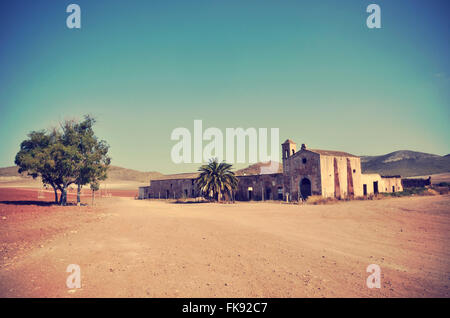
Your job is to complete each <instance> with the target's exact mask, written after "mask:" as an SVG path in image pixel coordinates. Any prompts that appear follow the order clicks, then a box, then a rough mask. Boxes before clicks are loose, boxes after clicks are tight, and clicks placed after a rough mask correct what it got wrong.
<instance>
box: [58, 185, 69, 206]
mask: <svg viewBox="0 0 450 318" xmlns="http://www.w3.org/2000/svg"><path fill="white" fill-rule="evenodd" d="M59 205H62V206H65V205H67V187H66V186H63V188H62V189H61V197H60V198H59Z"/></svg>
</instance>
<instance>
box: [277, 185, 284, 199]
mask: <svg viewBox="0 0 450 318" xmlns="http://www.w3.org/2000/svg"><path fill="white" fill-rule="evenodd" d="M277 193H278V200H283V188H282V187H278V191H277Z"/></svg>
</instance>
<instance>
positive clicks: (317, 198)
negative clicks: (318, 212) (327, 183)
mask: <svg viewBox="0 0 450 318" xmlns="http://www.w3.org/2000/svg"><path fill="white" fill-rule="evenodd" d="M337 201H338V200H337V199H336V198H324V197H322V196H321V195H312V196H310V197H308V199H307V200H306V203H307V204H313V205H318V204H330V203H336V202H337Z"/></svg>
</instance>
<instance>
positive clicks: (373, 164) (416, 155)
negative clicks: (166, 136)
mask: <svg viewBox="0 0 450 318" xmlns="http://www.w3.org/2000/svg"><path fill="white" fill-rule="evenodd" d="M360 158H361V167H362V171H363V173H379V174H381V175H401V176H402V177H412V176H424V175H430V174H438V173H445V172H450V154H447V155H445V156H440V155H435V154H430V153H425V152H418V151H412V150H398V151H394V152H390V153H387V154H384V155H379V156H360ZM276 164H278V171H277V172H278V173H280V172H282V170H283V167H282V164H281V163H280V162H276ZM267 165H268V163H261V162H258V163H255V164H252V165H249V166H248V167H246V168H243V169H239V170H236V171H235V173H236V175H238V176H245V175H251V174H258V173H260V171H261V167H263V166H267ZM17 170H18V167H16V166H10V167H4V168H0V177H18V178H24V179H31V177H29V176H27V175H26V173H22V174H19V173H18V172H17ZM191 174H192V175H193V174H195V173H191ZM180 175H181V174H180ZM182 175H184V174H182ZM166 176H176V175H174V174H163V173H160V172H158V171H148V172H143V171H139V170H135V169H128V168H124V167H120V166H110V168H109V171H108V181H135V182H145V183H146V182H148V181H149V180H155V179H160V178H164V177H166Z"/></svg>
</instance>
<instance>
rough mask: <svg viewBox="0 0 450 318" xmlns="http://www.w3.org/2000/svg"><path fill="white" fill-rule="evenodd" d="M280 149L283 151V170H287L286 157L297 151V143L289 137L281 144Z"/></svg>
mask: <svg viewBox="0 0 450 318" xmlns="http://www.w3.org/2000/svg"><path fill="white" fill-rule="evenodd" d="M281 151H282V153H283V171H284V172H287V171H288V170H289V167H287V166H286V165H287V161H288V160H287V159H289V158H290V157H291V156H292V155H293V154H295V152H296V151H297V144H296V143H295V142H293V141H292V140H290V139H286V141H285V142H284V143H282V144H281Z"/></svg>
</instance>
